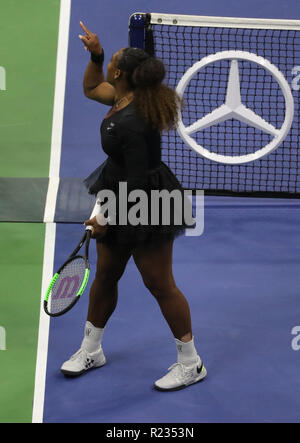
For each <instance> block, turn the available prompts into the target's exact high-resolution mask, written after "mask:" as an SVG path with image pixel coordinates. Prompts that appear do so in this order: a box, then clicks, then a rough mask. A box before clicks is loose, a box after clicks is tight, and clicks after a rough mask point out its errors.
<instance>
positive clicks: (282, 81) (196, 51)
mask: <svg viewBox="0 0 300 443" xmlns="http://www.w3.org/2000/svg"><path fill="white" fill-rule="evenodd" d="M129 44H130V46H134V47H142V48H144V49H146V50H147V51H148V52H149V53H152V54H155V55H156V56H157V57H158V58H160V59H161V60H162V61H163V62H164V64H165V66H166V70H167V76H166V82H167V83H168V85H169V86H170V87H172V88H174V89H177V90H178V91H179V89H178V88H179V86H180V83H182V82H183V80H184V78H187V76H189V78H188V80H186V81H185V86H184V87H183V88H181V90H180V93H181V95H182V96H183V98H184V102H185V106H184V109H183V111H182V116H181V128H183V129H182V130H181V131H179V130H178V131H170V132H169V133H166V134H164V135H163V137H162V156H163V160H164V161H165V162H166V163H167V164H168V165H169V167H170V168H171V169H172V170H173V171H174V173H175V174H176V176H177V177H178V179H179V180H180V181H181V183H182V185H183V186H184V187H185V188H186V189H193V190H197V189H202V190H204V191H205V193H206V194H225V195H226V194H232V195H251V196H253V195H255V196H270V197H271V196H272V197H273V196H274V197H292V198H298V197H299V196H300V151H299V135H300V124H299V102H298V94H299V89H300V21H296V20H262V19H240V18H225V17H200V16H184V15H183V16H179V15H169V14H156V13H151V14H150V13H136V14H133V15H132V16H131V17H130V21H129ZM225 51H226V53H227V58H226V57H225ZM228 51H229V52H228ZM233 51H235V53H233ZM215 54H217V55H215ZM234 54H235V55H236V56H235V57H234ZM249 54H250V55H249ZM208 56H212V57H210V58H208ZM224 57H225V58H224ZM234 58H235V62H234V63H233V60H234ZM262 58H263V59H262ZM200 61H201V63H202V66H201V67H200V68H199V69H196V68H195V66H196V65H195V64H198V65H199V62H200ZM201 63H200V64H201ZM192 66H194V71H193V74H192V75H190V74H189V73H190V71H191V67H192ZM196 67H197V66H196ZM230 103H231V105H232V108H231V109H230V110H231V111H232V112H231V114H230V112H229V111H228V109H227V113H226V110H225V113H224V112H223V111H224V109H225V108H224V104H226V105H227V104H230ZM240 104H242V105H243V107H244V108H243V109H244V110H245V109H246V111H245V113H244V115H243V118H241V116H242V113H240V114H239V113H238V112H235V111H236V109H237V108H238V105H240ZM234 107H235V108H234ZM219 109H220V112H221V111H222V112H223V115H222V116H221V117H220V115H219V116H218V115H217V114H218V112H216V110H218V111H219ZM239 109H240V108H239ZM234 112H235V113H234ZM222 117H223V118H222ZM208 121H209V123H208ZM193 125H194V126H195V125H196V126H197V125H198V127H197V128H196V129H195V128H194V131H193V130H192V129H193ZM271 146H273V148H272V149H271ZM274 146H275V148H274ZM268 147H270V149H269V148H268ZM257 154H259V155H257Z"/></svg>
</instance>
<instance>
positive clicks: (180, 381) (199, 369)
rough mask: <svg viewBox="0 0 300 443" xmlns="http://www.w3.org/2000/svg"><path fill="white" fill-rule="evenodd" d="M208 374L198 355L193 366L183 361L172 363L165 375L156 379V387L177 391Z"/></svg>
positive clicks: (162, 389)
mask: <svg viewBox="0 0 300 443" xmlns="http://www.w3.org/2000/svg"><path fill="white" fill-rule="evenodd" d="M206 375H207V371H206V369H205V367H204V365H203V363H202V362H201V359H200V357H199V356H198V360H197V362H196V363H195V364H194V365H193V366H186V365H183V364H182V363H175V364H174V365H172V366H171V367H170V368H169V372H168V373H167V374H166V375H165V376H164V377H162V378H160V379H159V380H156V382H155V383H154V387H155V388H156V389H158V390H159V391H177V390H179V389H183V388H185V387H187V386H189V385H191V384H193V383H197V382H199V381H201V380H203V379H204V378H205V377H206Z"/></svg>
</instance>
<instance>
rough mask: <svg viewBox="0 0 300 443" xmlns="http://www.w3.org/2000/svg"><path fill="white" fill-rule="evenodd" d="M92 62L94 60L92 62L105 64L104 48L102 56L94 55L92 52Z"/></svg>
mask: <svg viewBox="0 0 300 443" xmlns="http://www.w3.org/2000/svg"><path fill="white" fill-rule="evenodd" d="M91 60H92V62H94V63H97V64H101V63H103V62H104V51H103V48H102V52H101V54H94V53H93V52H91Z"/></svg>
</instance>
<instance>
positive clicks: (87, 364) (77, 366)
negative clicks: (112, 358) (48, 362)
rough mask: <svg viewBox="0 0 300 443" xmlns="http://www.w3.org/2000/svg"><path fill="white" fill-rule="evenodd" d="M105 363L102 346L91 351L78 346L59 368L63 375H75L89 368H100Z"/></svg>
mask: <svg viewBox="0 0 300 443" xmlns="http://www.w3.org/2000/svg"><path fill="white" fill-rule="evenodd" d="M105 363H106V358H105V356H104V354H103V350H102V348H100V349H99V350H98V351H96V352H92V353H90V352H87V351H86V350H85V349H83V348H80V349H79V350H78V351H77V352H76V353H75V354H74V355H72V357H71V358H70V359H69V360H67V361H65V362H64V364H63V365H62V367H61V368H60V370H61V372H62V373H63V374H65V375H69V376H76V375H81V374H83V373H84V372H86V371H88V370H89V369H92V368H100V367H101V366H103V365H105Z"/></svg>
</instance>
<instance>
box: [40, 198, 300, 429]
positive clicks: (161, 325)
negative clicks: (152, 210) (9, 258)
mask: <svg viewBox="0 0 300 443" xmlns="http://www.w3.org/2000/svg"><path fill="white" fill-rule="evenodd" d="M226 199H227V200H226V203H225V202H224V199H220V198H215V197H210V198H209V197H207V198H206V205H205V231H204V234H203V235H202V236H201V237H197V238H191V237H190V238H187V237H182V238H180V239H177V242H176V244H175V248H174V274H175V278H176V281H177V284H178V286H179V287H180V288H181V290H182V291H183V293H184V294H185V295H186V297H187V299H188V300H189V303H190V306H191V311H192V320H193V329H194V330H193V332H194V336H195V343H196V346H197V349H198V351H199V353H200V355H201V357H202V358H203V360H204V362H205V365H206V367H207V370H208V377H207V379H206V380H205V381H203V382H202V383H199V384H197V385H194V386H191V387H189V388H187V389H185V390H183V391H178V392H170V393H161V392H156V391H155V390H153V389H152V384H153V382H154V381H155V380H156V379H157V378H159V377H160V376H162V375H163V373H164V372H165V370H166V369H167V368H168V367H169V366H170V365H171V364H173V363H174V362H175V359H176V348H175V345H174V343H173V338H172V336H171V335H170V332H169V330H168V327H167V325H166V324H165V322H164V320H163V318H162V316H161V314H160V311H159V309H158V306H157V305H156V302H155V300H154V299H153V298H152V296H151V294H150V293H148V291H147V290H146V289H145V287H144V286H143V283H142V281H141V277H140V275H139V273H138V271H137V269H136V267H135V265H134V263H133V261H132V259H131V260H130V262H129V263H128V266H127V269H126V271H125V274H124V275H123V277H122V279H121V281H120V284H119V305H118V307H117V310H116V311H115V313H114V315H113V317H112V318H111V321H110V322H109V324H108V326H107V328H106V331H105V335H104V340H103V348H104V351H105V354H106V357H107V365H106V366H104V367H103V368H100V369H95V370H93V371H91V372H89V373H87V374H84V375H83V376H81V377H79V378H77V379H67V378H65V377H64V376H63V375H62V374H61V373H60V372H59V368H60V365H61V364H62V362H63V361H64V360H65V359H66V358H67V357H69V355H71V354H72V353H73V352H75V351H76V350H77V348H78V346H79V344H80V343H81V340H82V331H83V327H84V322H85V317H86V311H87V303H88V296H87V295H85V296H83V298H82V300H80V302H79V303H78V304H77V305H76V306H75V307H74V309H73V310H72V311H70V312H69V313H68V314H66V315H65V316H63V318H55V319H52V320H51V328H50V340H49V355H48V367H47V381H46V398H45V410H44V422H66V421H67V422H103V423H111V422H116V423H117V422H122V423H126V422H137V423H138V422H144V423H148V422H152V423H153V422H157V423H162V422H171V423H173V422H174V423H175V422H196V423H198V422H199V423H201V422H245V421H246V422H257V421H258V422H291V421H292V422H293V421H296V422H297V421H299V410H300V400H299V396H298V392H299V389H300V380H299V376H298V374H299V371H298V368H299V355H300V354H299V353H298V352H296V351H294V350H293V349H292V346H291V342H292V339H293V336H292V335H291V330H292V328H293V327H294V326H296V325H298V324H299V284H300V274H299V257H300V232H299V220H300V205H299V204H298V205H297V204H296V203H295V202H294V201H293V202H291V201H288V202H287V204H286V202H285V201H283V202H282V201H274V200H272V202H273V204H271V203H270V202H269V204H268V205H265V204H262V203H263V202H262V201H261V200H257V199H255V200H253V199H251V200H249V199H238V201H237V200H236V199H232V198H228V197H227V198H226ZM281 202H282V203H281ZM81 231H82V227H81V226H80V225H78V224H77V225H76V224H61V225H58V226H57V241H56V245H57V251H56V256H55V257H56V263H55V265H58V264H59V263H60V262H61V260H63V258H64V256H63V255H64V252H63V251H64V250H67V249H69V248H70V246H72V245H73V244H76V242H77V239H78V237H79V235H80V233H81ZM91 265H92V268H94V269H95V248H94V245H92V247H91ZM91 280H92V279H91ZM91 280H90V281H91Z"/></svg>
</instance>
